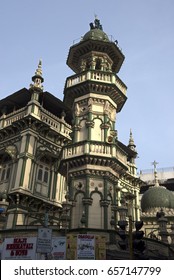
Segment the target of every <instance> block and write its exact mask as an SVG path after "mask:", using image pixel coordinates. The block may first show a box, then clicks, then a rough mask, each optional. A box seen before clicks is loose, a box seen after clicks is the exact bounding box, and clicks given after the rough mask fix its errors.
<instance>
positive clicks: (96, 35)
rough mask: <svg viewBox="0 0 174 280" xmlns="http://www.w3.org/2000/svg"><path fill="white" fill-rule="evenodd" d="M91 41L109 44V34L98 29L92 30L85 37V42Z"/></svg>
mask: <svg viewBox="0 0 174 280" xmlns="http://www.w3.org/2000/svg"><path fill="white" fill-rule="evenodd" d="M90 39H92V40H99V41H105V42H109V38H108V36H107V34H106V33H105V32H103V30H101V29H97V28H95V29H91V30H90V31H88V32H87V33H86V34H85V35H84V36H83V41H86V40H90Z"/></svg>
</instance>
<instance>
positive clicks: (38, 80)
mask: <svg viewBox="0 0 174 280" xmlns="http://www.w3.org/2000/svg"><path fill="white" fill-rule="evenodd" d="M32 81H33V84H30V88H35V89H39V90H42V91H43V85H42V83H43V81H44V78H43V77H42V60H41V59H40V60H39V63H38V67H37V69H36V71H35V75H34V76H33V77H32Z"/></svg>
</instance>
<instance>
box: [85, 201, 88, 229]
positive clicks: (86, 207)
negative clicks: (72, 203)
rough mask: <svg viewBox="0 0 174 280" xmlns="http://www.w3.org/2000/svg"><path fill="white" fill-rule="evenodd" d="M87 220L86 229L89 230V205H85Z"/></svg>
mask: <svg viewBox="0 0 174 280" xmlns="http://www.w3.org/2000/svg"><path fill="white" fill-rule="evenodd" d="M85 219H86V223H85V227H86V228H88V221H89V220H88V219H89V205H85Z"/></svg>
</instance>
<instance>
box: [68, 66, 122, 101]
mask: <svg viewBox="0 0 174 280" xmlns="http://www.w3.org/2000/svg"><path fill="white" fill-rule="evenodd" d="M89 80H90V81H98V82H100V83H106V84H114V85H116V87H117V88H118V89H119V90H120V91H121V92H122V93H123V94H124V95H126V90H127V87H126V85H125V84H124V83H123V82H122V81H121V80H120V78H119V77H118V76H117V75H115V74H114V73H112V72H111V73H110V72H104V71H96V70H89V71H84V72H82V73H79V74H76V75H73V76H70V77H68V78H67V80H66V84H65V88H70V87H72V86H75V85H78V84H80V83H83V82H85V81H89Z"/></svg>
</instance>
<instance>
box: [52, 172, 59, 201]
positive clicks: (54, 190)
mask: <svg viewBox="0 0 174 280" xmlns="http://www.w3.org/2000/svg"><path fill="white" fill-rule="evenodd" d="M57 177H58V176H57V173H56V172H54V175H53V192H52V199H55V198H56V187H57Z"/></svg>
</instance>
